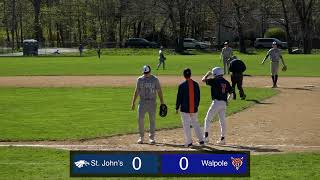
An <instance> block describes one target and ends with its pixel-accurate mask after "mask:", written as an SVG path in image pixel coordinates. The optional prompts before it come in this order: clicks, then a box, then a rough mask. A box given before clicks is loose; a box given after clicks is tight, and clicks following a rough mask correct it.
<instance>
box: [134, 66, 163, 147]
mask: <svg viewBox="0 0 320 180" xmlns="http://www.w3.org/2000/svg"><path fill="white" fill-rule="evenodd" d="M157 94H158V96H159V98H160V102H161V104H164V101H163V95H162V91H161V86H160V82H159V80H158V78H157V77H155V76H153V75H152V74H151V68H150V66H149V65H145V66H143V75H142V76H140V77H139V78H138V80H137V84H136V88H135V91H134V96H133V100H132V105H131V109H132V110H134V109H135V102H136V100H137V98H138V96H139V97H140V101H139V107H138V127H139V135H140V137H139V139H138V142H137V143H139V144H142V143H143V141H144V118H145V114H146V113H148V114H149V121H150V128H149V143H150V144H155V139H154V138H155V130H156V124H155V119H156V107H157V104H156V100H157Z"/></svg>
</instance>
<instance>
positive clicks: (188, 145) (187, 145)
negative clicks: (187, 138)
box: [184, 143, 192, 148]
mask: <svg viewBox="0 0 320 180" xmlns="http://www.w3.org/2000/svg"><path fill="white" fill-rule="evenodd" d="M191 146H192V143H190V144H185V145H184V147H186V148H188V147H191Z"/></svg>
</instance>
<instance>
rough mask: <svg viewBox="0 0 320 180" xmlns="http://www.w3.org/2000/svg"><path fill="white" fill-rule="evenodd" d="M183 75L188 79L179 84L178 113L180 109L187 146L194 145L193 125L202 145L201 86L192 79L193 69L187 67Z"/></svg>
mask: <svg viewBox="0 0 320 180" xmlns="http://www.w3.org/2000/svg"><path fill="white" fill-rule="evenodd" d="M183 76H184V78H185V79H186V81H184V82H182V83H181V84H180V85H179V89H178V94H177V100H176V113H178V111H179V109H180V114H181V120H182V126H183V131H184V138H185V144H184V146H185V147H190V146H192V137H191V127H190V126H192V127H193V128H194V131H195V133H196V136H197V138H198V140H199V144H200V145H204V142H203V134H202V131H201V128H200V125H199V122H198V107H199V103H200V88H199V84H198V83H197V82H195V81H194V80H192V79H191V70H190V69H189V68H188V69H185V70H184V71H183Z"/></svg>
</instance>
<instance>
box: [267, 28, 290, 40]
mask: <svg viewBox="0 0 320 180" xmlns="http://www.w3.org/2000/svg"><path fill="white" fill-rule="evenodd" d="M264 37H265V38H277V39H279V40H280V41H286V39H287V37H286V32H285V31H284V30H283V29H282V28H269V29H268V30H267V31H266V32H265V33H264Z"/></svg>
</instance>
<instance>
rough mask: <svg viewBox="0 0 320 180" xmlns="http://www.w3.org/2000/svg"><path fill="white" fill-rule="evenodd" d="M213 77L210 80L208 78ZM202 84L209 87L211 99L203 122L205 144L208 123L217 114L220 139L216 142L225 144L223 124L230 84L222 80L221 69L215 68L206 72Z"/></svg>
mask: <svg viewBox="0 0 320 180" xmlns="http://www.w3.org/2000/svg"><path fill="white" fill-rule="evenodd" d="M211 75H213V79H212V78H208V77H209V76H211ZM202 82H205V83H206V84H207V85H209V86H211V98H212V103H211V105H210V107H209V110H208V112H207V115H206V117H205V122H204V139H205V141H206V142H208V141H209V129H210V123H211V121H212V119H213V117H214V116H215V115H216V114H218V116H219V121H220V131H221V137H220V139H219V140H218V141H217V143H218V144H221V145H223V144H225V137H226V123H225V112H226V109H227V102H228V98H229V97H230V96H229V94H231V93H232V88H231V86H230V83H229V82H228V81H227V80H225V79H224V78H223V69H222V68H220V67H215V68H213V69H212V71H209V72H207V74H206V75H204V76H203V78H202Z"/></svg>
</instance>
